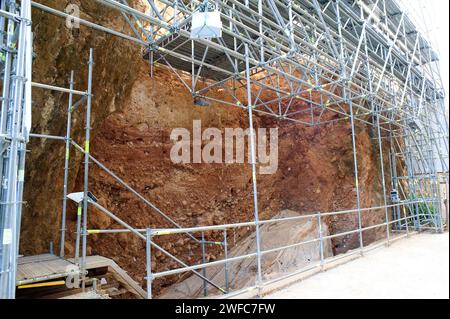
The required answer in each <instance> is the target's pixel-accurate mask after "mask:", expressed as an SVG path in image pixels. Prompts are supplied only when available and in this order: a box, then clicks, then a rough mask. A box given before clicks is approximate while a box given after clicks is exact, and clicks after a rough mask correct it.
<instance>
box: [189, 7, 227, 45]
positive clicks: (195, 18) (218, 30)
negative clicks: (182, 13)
mask: <svg viewBox="0 0 450 319" xmlns="http://www.w3.org/2000/svg"><path fill="white" fill-rule="evenodd" d="M220 37H222V20H221V18H220V11H218V10H215V9H214V10H211V9H210V8H208V1H205V3H204V4H203V5H202V7H201V8H200V10H199V11H195V12H194V13H193V14H192V25H191V39H212V38H220Z"/></svg>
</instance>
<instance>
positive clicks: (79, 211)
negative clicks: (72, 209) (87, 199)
mask: <svg viewBox="0 0 450 319" xmlns="http://www.w3.org/2000/svg"><path fill="white" fill-rule="evenodd" d="M81 212H82V210H81V206H80V207H78V211H77V215H78V216H81Z"/></svg>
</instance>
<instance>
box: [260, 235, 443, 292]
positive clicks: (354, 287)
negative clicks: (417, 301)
mask: <svg viewBox="0 0 450 319" xmlns="http://www.w3.org/2000/svg"><path fill="white" fill-rule="evenodd" d="M266 298H274V299H277V298H287V299H294V298H295V299H311V298H314V299H316V298H321V299H329V298H353V299H354V298H359V299H361V298H362V299H365V298H377V299H378V298H383V299H384V298H388V299H391V298H407V299H409V298H421V299H422V298H445V299H448V298H449V234H448V233H444V234H420V235H415V236H412V237H410V238H406V239H402V240H399V241H397V242H395V243H393V244H392V245H391V247H389V248H381V249H377V250H374V251H372V252H369V253H367V254H366V255H365V257H363V258H359V259H357V260H354V261H351V262H349V263H347V264H344V265H342V266H339V267H337V268H334V269H330V270H328V271H326V272H324V273H320V274H317V275H315V276H312V277H310V278H308V279H306V280H304V281H303V282H299V283H296V284H294V285H292V286H290V287H288V288H285V289H283V290H280V291H278V292H276V293H273V294H271V295H269V296H267V297H266Z"/></svg>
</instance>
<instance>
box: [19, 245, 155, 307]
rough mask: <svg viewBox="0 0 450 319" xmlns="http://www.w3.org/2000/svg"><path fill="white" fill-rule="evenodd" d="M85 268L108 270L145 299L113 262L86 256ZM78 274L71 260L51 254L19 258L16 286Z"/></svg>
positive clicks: (103, 258)
mask: <svg viewBox="0 0 450 319" xmlns="http://www.w3.org/2000/svg"><path fill="white" fill-rule="evenodd" d="M86 268H87V270H93V269H99V268H108V271H109V272H111V273H112V274H113V275H114V277H115V279H116V280H117V281H119V282H120V283H121V284H122V285H123V286H124V287H126V288H127V289H128V290H129V291H130V292H132V293H134V294H135V295H136V296H138V297H140V298H146V292H145V291H144V290H143V289H142V288H141V286H140V285H139V284H138V283H137V282H136V281H134V280H133V278H131V277H130V276H129V275H128V274H127V273H126V271H124V270H123V269H122V268H120V267H119V265H117V264H116V263H115V262H114V261H113V260H111V259H109V258H105V257H102V256H88V257H87V258H86ZM78 272H79V267H78V265H76V264H75V262H74V260H73V259H64V258H61V257H58V256H55V255H52V254H43V255H35V256H27V257H19V260H18V263H17V276H16V280H17V282H16V285H17V286H21V285H26V284H32V283H37V282H44V281H48V280H53V279H63V278H66V277H67V276H69V275H71V274H72V275H73V274H76V273H78Z"/></svg>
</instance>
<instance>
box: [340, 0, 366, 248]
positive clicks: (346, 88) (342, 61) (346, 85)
mask: <svg viewBox="0 0 450 319" xmlns="http://www.w3.org/2000/svg"><path fill="white" fill-rule="evenodd" d="M340 10H341V9H340V0H338V1H336V17H337V23H338V33H339V39H340V41H339V44H340V54H339V63H340V65H341V78H342V80H343V81H342V86H343V89H342V91H343V92H342V93H343V99H344V101H345V102H346V103H347V104H348V108H349V110H350V124H351V128H352V147H353V165H354V168H353V170H354V175H355V189H356V209H357V211H358V230H359V248H360V249H361V254H363V248H364V242H363V234H362V218H361V198H360V193H359V176H358V158H357V153H356V137H355V118H354V114H353V102H352V99H351V98H349V97H348V94H347V91H349V92H351V90H350V85H351V84H350V83H351V81H350V79H347V66H346V65H345V59H344V43H343V37H342V23H341V15H340ZM363 36H364V30H363V33H361V37H363ZM361 42H362V39H360V43H361ZM358 51H359V49H358Z"/></svg>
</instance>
